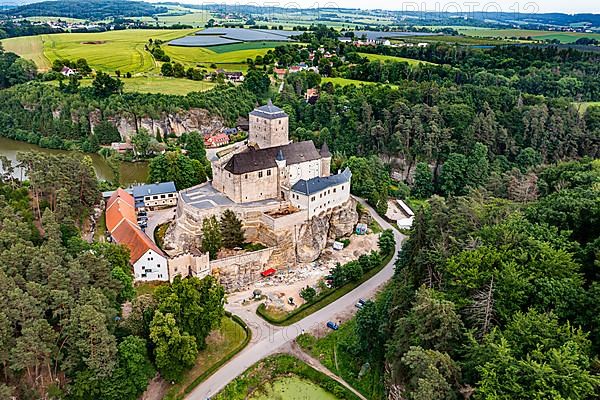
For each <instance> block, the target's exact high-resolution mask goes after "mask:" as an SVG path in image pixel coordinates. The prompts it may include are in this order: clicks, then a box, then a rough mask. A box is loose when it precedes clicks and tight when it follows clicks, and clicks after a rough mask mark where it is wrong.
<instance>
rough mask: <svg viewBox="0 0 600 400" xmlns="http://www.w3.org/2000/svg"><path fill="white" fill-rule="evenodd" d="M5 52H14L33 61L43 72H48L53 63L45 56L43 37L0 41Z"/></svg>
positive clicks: (25, 37)
mask: <svg viewBox="0 0 600 400" xmlns="http://www.w3.org/2000/svg"><path fill="white" fill-rule="evenodd" d="M0 42H1V43H2V46H3V47H4V50H6V51H10V52H13V53H15V54H18V55H20V56H21V57H23V58H25V59H28V60H31V61H33V62H34V63H35V65H37V67H38V68H39V69H41V70H48V69H50V67H51V66H52V63H51V62H50V60H48V58H47V57H46V56H45V55H44V42H43V41H42V36H22V37H16V38H11V39H4V40H2V41H0Z"/></svg>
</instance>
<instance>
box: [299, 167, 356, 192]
mask: <svg viewBox="0 0 600 400" xmlns="http://www.w3.org/2000/svg"><path fill="white" fill-rule="evenodd" d="M350 178H352V172H351V171H350V169H349V168H348V167H346V169H345V170H344V171H343V172H341V173H339V174H337V175H330V176H325V177H317V178H312V179H309V180H304V179H300V180H299V181H298V182H296V183H295V184H294V186H292V191H293V192H296V193H301V194H303V195H305V196H309V195H311V194H314V193H319V192H321V191H323V190H325V189H327V188H330V187H332V186H337V185H341V184H342V183H348V182H350Z"/></svg>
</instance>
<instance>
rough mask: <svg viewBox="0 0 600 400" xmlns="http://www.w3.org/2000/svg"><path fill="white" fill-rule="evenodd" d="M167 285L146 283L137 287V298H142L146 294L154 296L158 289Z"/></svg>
mask: <svg viewBox="0 0 600 400" xmlns="http://www.w3.org/2000/svg"><path fill="white" fill-rule="evenodd" d="M164 284H166V282H158V281H157V282H144V283H140V284H137V285H135V296H136V297H138V296H141V295H144V294H153V293H154V291H155V290H156V288H157V287H159V286H162V285H164Z"/></svg>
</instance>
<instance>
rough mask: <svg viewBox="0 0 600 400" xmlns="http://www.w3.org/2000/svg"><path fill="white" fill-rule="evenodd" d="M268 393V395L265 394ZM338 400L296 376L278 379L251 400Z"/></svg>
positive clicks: (317, 386)
mask: <svg viewBox="0 0 600 400" xmlns="http://www.w3.org/2000/svg"><path fill="white" fill-rule="evenodd" d="M265 391H266V393H264V392H265ZM273 399H278V400H309V399H310V400H338V398H337V397H335V396H334V395H333V394H331V393H329V392H328V391H326V390H325V389H323V388H321V387H320V386H319V385H316V384H314V383H312V382H310V381H307V380H304V379H301V378H298V377H296V376H290V377H283V378H278V379H276V380H275V381H273V383H272V384H271V385H268V386H267V387H266V388H265V390H264V391H263V392H262V393H260V394H258V393H257V394H256V395H255V396H253V397H251V400H273Z"/></svg>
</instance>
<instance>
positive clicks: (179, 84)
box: [48, 76, 215, 95]
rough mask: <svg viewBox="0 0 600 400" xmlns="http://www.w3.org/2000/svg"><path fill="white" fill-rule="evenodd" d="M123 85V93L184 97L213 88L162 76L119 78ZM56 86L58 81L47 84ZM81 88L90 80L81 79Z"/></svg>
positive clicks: (208, 83) (207, 83)
mask: <svg viewBox="0 0 600 400" xmlns="http://www.w3.org/2000/svg"><path fill="white" fill-rule="evenodd" d="M121 80H122V81H123V83H124V84H125V87H124V89H123V90H124V91H125V92H127V93H130V92H139V93H162V94H173V95H186V94H188V93H190V92H204V91H206V90H210V89H212V88H213V87H215V83H213V82H208V81H192V80H189V79H183V78H181V79H179V78H168V77H164V76H134V77H132V78H123V77H122V78H121ZM48 83H49V84H52V85H58V81H51V82H48ZM80 84H81V86H82V87H87V86H91V85H92V80H91V79H82V80H81V81H80Z"/></svg>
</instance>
